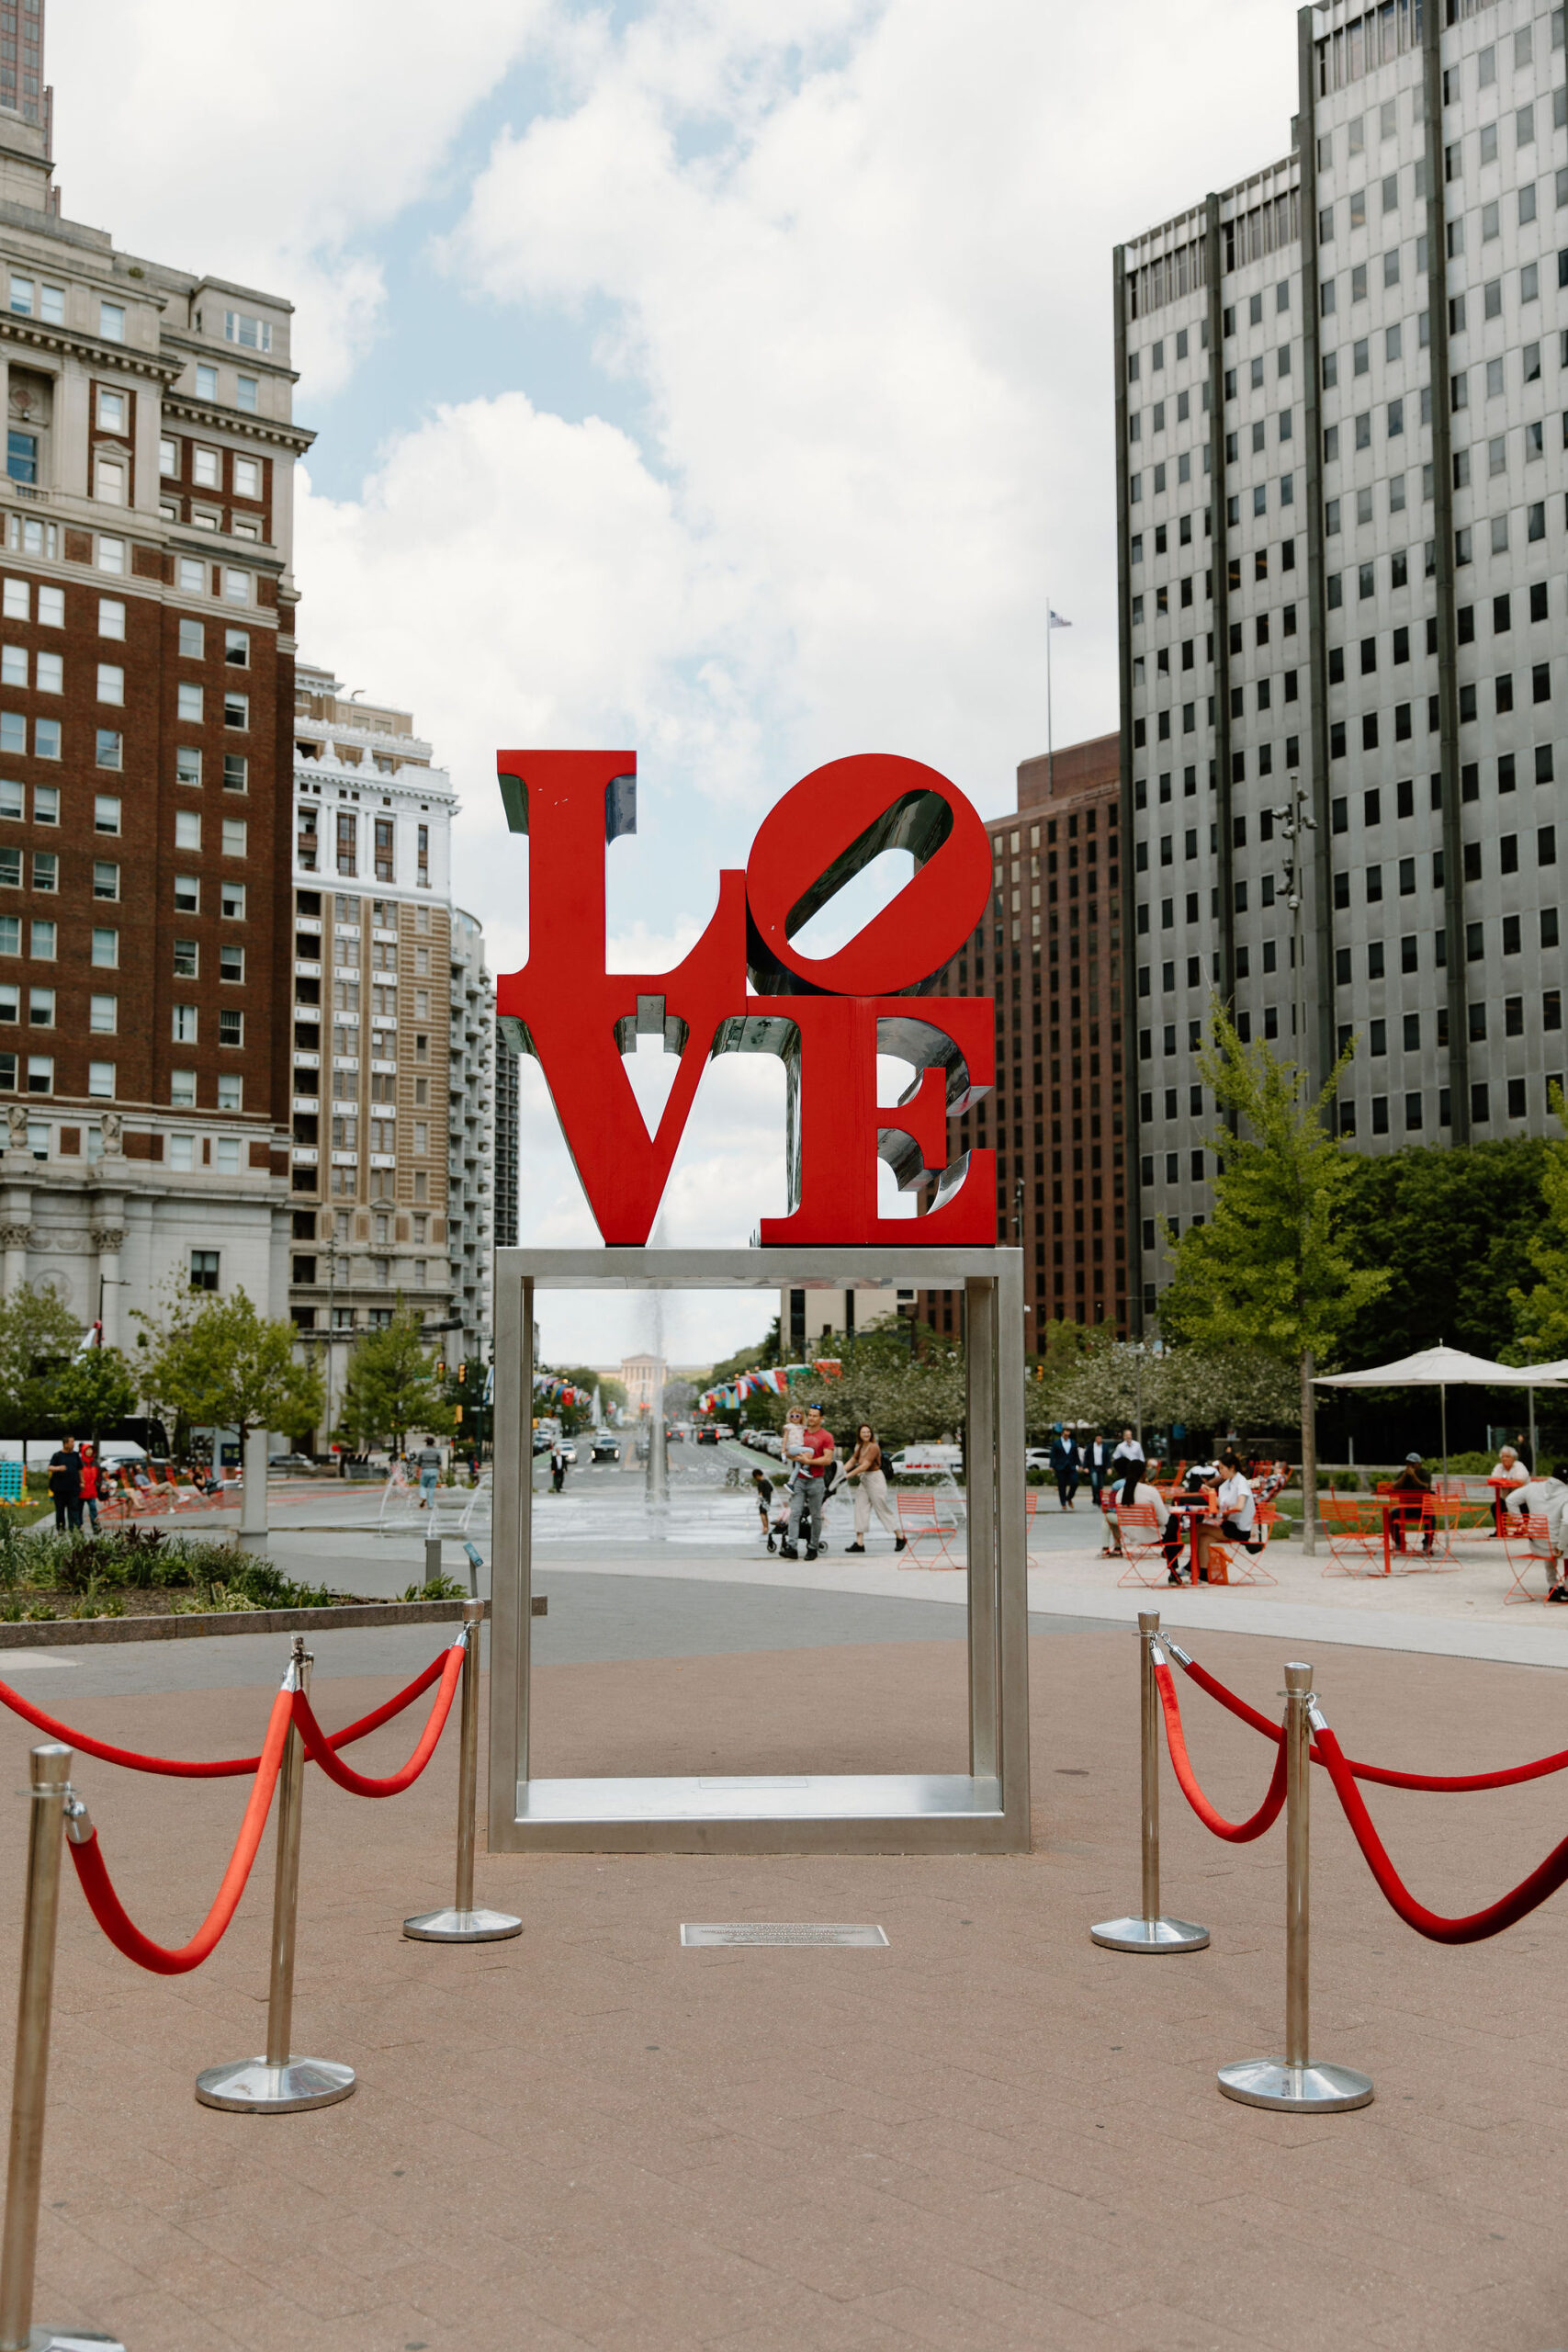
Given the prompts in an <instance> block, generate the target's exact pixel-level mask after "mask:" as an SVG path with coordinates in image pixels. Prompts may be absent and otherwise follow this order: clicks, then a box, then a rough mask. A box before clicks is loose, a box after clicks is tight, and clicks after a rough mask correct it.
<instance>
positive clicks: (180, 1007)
mask: <svg viewBox="0 0 1568 2352" xmlns="http://www.w3.org/2000/svg"><path fill="white" fill-rule="evenodd" d="M171 1034H172V1035H173V1038H174V1042H175V1045H176V1046H194V1045H195V1043H196V1007H195V1005H194V1004H176V1005H175V1007H174V1008H173V1028H172V1032H171Z"/></svg>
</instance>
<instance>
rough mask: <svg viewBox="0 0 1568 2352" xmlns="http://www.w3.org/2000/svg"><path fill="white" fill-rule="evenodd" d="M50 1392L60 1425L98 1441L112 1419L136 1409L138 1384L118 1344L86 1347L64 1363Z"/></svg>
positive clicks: (120, 1419)
mask: <svg viewBox="0 0 1568 2352" xmlns="http://www.w3.org/2000/svg"><path fill="white" fill-rule="evenodd" d="M50 1394H51V1409H52V1412H53V1414H54V1418H55V1419H57V1420H58V1421H59V1422H60V1424H61V1427H62V1429H63V1430H71V1431H72V1432H73V1433H77V1432H79V1433H80V1434H81V1435H82V1436H84V1437H90V1438H91V1439H93V1441H94V1442H95V1443H96V1441H97V1440H98V1438H99V1437H101V1436H102V1434H103V1432H104V1430H107V1428H108V1427H109V1425H110V1423H111V1422H113V1421H123V1420H124V1419H126V1418H127V1416H128V1415H129V1414H130V1413H132V1412H134V1410H135V1409H136V1384H135V1382H134V1381H133V1380H132V1378H131V1376H130V1365H129V1364H128V1363H127V1362H126V1360H125V1358H124V1357H123V1356H122V1355H121V1353H120V1351H119V1350H118V1348H84V1349H83V1350H82V1351H81V1353H80V1354H79V1355H74V1356H72V1357H71V1358H69V1360H68V1361H67V1362H66V1363H63V1364H62V1365H61V1367H60V1370H59V1371H58V1372H57V1373H56V1374H55V1375H54V1378H53V1380H52V1381H51V1384H50Z"/></svg>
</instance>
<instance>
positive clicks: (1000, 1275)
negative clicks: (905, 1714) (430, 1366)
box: [489, 1220, 1029, 1854]
mask: <svg viewBox="0 0 1568 2352" xmlns="http://www.w3.org/2000/svg"><path fill="white" fill-rule="evenodd" d="M913 1222H916V1223H918V1222H919V1220H914V1221H913ZM883 1283H906V1284H908V1283H918V1284H919V1286H920V1287H922V1288H936V1289H962V1290H963V1292H964V1307H965V1318H966V1328H967V1331H968V1351H967V1360H968V1380H969V1391H968V1446H967V1462H968V1473H967V1476H968V1498H967V1500H968V1509H967V1513H966V1519H967V1540H968V1562H967V1575H968V1604H969V1605H968V1634H969V1770H968V1771H967V1772H924V1773H870V1774H866V1773H853V1774H845V1773H836V1772H826V1773H806V1774H803V1775H798V1776H791V1777H790V1778H789V1779H788V1780H787V1781H783V1780H779V1779H776V1778H774V1779H769V1778H767V1777H764V1776H761V1775H755V1774H752V1775H739V1776H735V1775H724V1776H722V1777H719V1776H717V1775H715V1776H714V1777H711V1778H701V1777H691V1778H686V1777H679V1778H666V1777H651V1776H650V1777H649V1778H619V1779H611V1778H601V1779H592V1780H539V1779H536V1778H535V1777H534V1775H533V1773H532V1771H531V1769H530V1761H529V1738H528V1735H529V1717H530V1711H531V1709H530V1701H531V1691H530V1655H529V1629H530V1617H531V1604H532V1598H533V1594H532V1576H533V1555H532V1523H533V1512H532V1501H533V1479H532V1475H531V1464H532V1453H531V1438H530V1424H531V1417H532V1415H531V1408H532V1397H533V1372H534V1366H533V1329H534V1299H535V1293H536V1290H539V1289H567V1290H621V1291H630V1290H656V1289H671V1290H757V1291H771V1292H773V1293H777V1292H778V1291H779V1290H780V1289H781V1288H788V1287H791V1286H794V1287H795V1288H799V1287H802V1286H804V1287H805V1288H807V1289H820V1290H837V1291H842V1290H846V1289H851V1290H853V1289H859V1288H869V1287H873V1286H875V1285H880V1284H883ZM495 1315H496V1350H495V1356H496V1363H495V1370H496V1410H495V1538H494V1549H493V1555H492V1559H491V1678H490V1816H489V1831H490V1848H491V1852H492V1853H501V1852H506V1851H512V1852H522V1851H527V1850H533V1849H550V1850H554V1851H558V1852H563V1851H570V1852H579V1853H604V1852H614V1853H808V1852H809V1853H829V1854H830V1853H867V1854H870V1853H918V1852H939V1851H945V1852H949V1853H1024V1852H1027V1851H1028V1849H1029V1654H1028V1645H1029V1596H1028V1586H1027V1581H1026V1558H1025V1550H1024V1543H1025V1534H1024V1503H1023V1495H1024V1472H1023V1380H1024V1360H1023V1359H1024V1333H1023V1271H1022V1253H1021V1250H1016V1249H1011V1250H998V1249H994V1248H981V1247H977V1246H976V1247H974V1248H969V1247H957V1246H953V1247H943V1246H942V1245H940V1244H935V1245H928V1246H925V1247H921V1246H919V1243H918V1241H916V1242H914V1243H913V1245H912V1246H911V1247H910V1248H909V1249H908V1250H907V1251H903V1250H895V1249H891V1248H887V1249H884V1248H855V1249H840V1248H829V1247H826V1246H824V1247H822V1248H811V1249H807V1248H805V1247H801V1248H798V1249H795V1250H785V1249H756V1250H647V1249H642V1248H616V1249H608V1250H497V1251H496V1253H495Z"/></svg>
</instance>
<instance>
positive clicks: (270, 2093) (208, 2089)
mask: <svg viewBox="0 0 1568 2352" xmlns="http://www.w3.org/2000/svg"><path fill="white" fill-rule="evenodd" d="M356 2087H357V2085H356V2083H355V2073H354V2069H353V2067H352V2066H340V2065H339V2064H337V2063H336V2061H335V2060H334V2059H331V2058H290V2059H288V2061H287V2062H286V2063H285V2064H283V2065H281V2066H269V2065H268V2064H267V2063H266V2060H265V2058H237V2059H234V2060H231V2063H230V2064H228V2065H226V2066H205V2067H203V2069H202V2071H201V2073H200V2074H199V2075H197V2078H196V2096H197V2103H198V2104H199V2105H200V2106H202V2107H220V2108H222V2109H225V2110H226V2111H227V2112H228V2113H229V2114H231V2115H298V2114H299V2113H300V2112H301V2111H302V2110H303V2109H306V2108H308V2107H335V2106H336V2105H337V2102H338V2100H339V2099H340V2098H349V2097H350V2096H351V2094H352V2093H353V2092H354V2091H355V2088H356Z"/></svg>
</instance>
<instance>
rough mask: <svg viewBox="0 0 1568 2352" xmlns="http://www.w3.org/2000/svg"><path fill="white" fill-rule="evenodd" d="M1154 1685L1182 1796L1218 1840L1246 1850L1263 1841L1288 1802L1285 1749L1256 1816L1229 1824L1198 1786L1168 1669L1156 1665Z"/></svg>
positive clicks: (1281, 1750) (1275, 1765) (1281, 1749)
mask: <svg viewBox="0 0 1568 2352" xmlns="http://www.w3.org/2000/svg"><path fill="white" fill-rule="evenodd" d="M1155 1683H1156V1688H1157V1690H1158V1691H1159V1702H1160V1705H1161V1707H1162V1709H1163V1710H1164V1713H1165V1736H1166V1740H1167V1743H1168V1747H1169V1748H1170V1760H1171V1764H1172V1766H1173V1767H1174V1769H1175V1772H1176V1778H1177V1782H1178V1784H1179V1788H1180V1790H1181V1793H1182V1795H1183V1796H1184V1797H1185V1798H1186V1799H1187V1802H1188V1804H1190V1806H1191V1808H1192V1810H1193V1812H1194V1813H1195V1814H1196V1815H1197V1816H1198V1818H1199V1820H1200V1821H1201V1823H1202V1825H1203V1826H1204V1828H1205V1829H1212V1830H1213V1834H1214V1836H1215V1837H1216V1838H1226V1839H1227V1840H1228V1841H1229V1843H1230V1844H1231V1845H1233V1846H1246V1845H1248V1844H1250V1843H1251V1841H1252V1839H1253V1838H1261V1837H1262V1836H1263V1834H1264V1832H1265V1831H1266V1830H1269V1829H1271V1828H1272V1827H1273V1826H1274V1824H1275V1822H1276V1821H1277V1820H1278V1819H1279V1817H1280V1806H1281V1805H1282V1804H1284V1802H1285V1750H1284V1747H1283V1746H1282V1745H1281V1747H1280V1751H1279V1753H1278V1755H1277V1756H1276V1757H1275V1758H1274V1774H1273V1778H1272V1779H1271V1780H1270V1781H1269V1786H1268V1789H1267V1791H1266V1792H1265V1794H1264V1798H1263V1802H1262V1804H1260V1805H1259V1806H1258V1810H1257V1812H1256V1813H1253V1814H1249V1815H1247V1819H1246V1820H1245V1821H1227V1820H1226V1819H1225V1816H1224V1814H1223V1813H1216V1812H1215V1810H1214V1808H1213V1805H1212V1804H1210V1802H1209V1800H1208V1798H1207V1797H1206V1796H1205V1795H1204V1794H1203V1792H1202V1790H1201V1788H1200V1787H1199V1785H1198V1778H1197V1775H1196V1773H1195V1772H1194V1771H1193V1770H1192V1766H1191V1762H1190V1758H1189V1757H1188V1754H1187V1738H1186V1735H1185V1733H1184V1732H1183V1730H1182V1728H1181V1709H1180V1705H1179V1702H1178V1700H1177V1695H1176V1684H1175V1682H1174V1681H1173V1680H1172V1679H1171V1672H1170V1668H1169V1667H1168V1666H1162V1665H1156V1668H1155Z"/></svg>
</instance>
